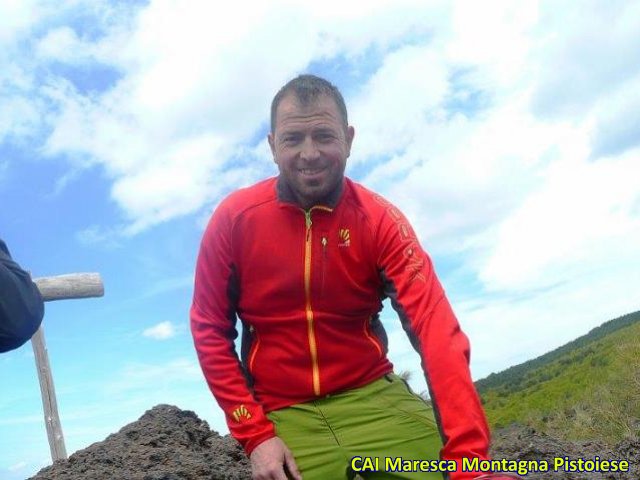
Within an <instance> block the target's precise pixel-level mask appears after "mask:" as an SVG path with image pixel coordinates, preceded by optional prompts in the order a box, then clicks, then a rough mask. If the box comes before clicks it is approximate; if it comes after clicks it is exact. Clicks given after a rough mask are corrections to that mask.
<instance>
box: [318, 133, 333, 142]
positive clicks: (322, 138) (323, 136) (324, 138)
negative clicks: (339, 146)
mask: <svg viewBox="0 0 640 480" xmlns="http://www.w3.org/2000/svg"><path fill="white" fill-rule="evenodd" d="M333 138H334V135H333V134H332V133H329V132H321V133H318V134H316V140H318V141H319V142H329V141H331V140H333Z"/></svg>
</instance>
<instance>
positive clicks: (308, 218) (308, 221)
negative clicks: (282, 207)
mask: <svg viewBox="0 0 640 480" xmlns="http://www.w3.org/2000/svg"><path fill="white" fill-rule="evenodd" d="M304 219H305V221H306V224H307V241H309V235H310V234H311V226H312V225H313V222H311V210H310V209H309V210H305V211H304Z"/></svg>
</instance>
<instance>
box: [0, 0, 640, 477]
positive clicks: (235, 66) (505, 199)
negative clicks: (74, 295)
mask: <svg viewBox="0 0 640 480" xmlns="http://www.w3.org/2000/svg"><path fill="white" fill-rule="evenodd" d="M567 19H570V20H571V21H567ZM603 21H606V24H607V25H608V26H609V28H607V29H606V30H603V29H602V24H603ZM0 47H1V48H0V205H1V206H2V208H0V228H1V230H0V238H2V239H3V240H4V241H5V242H6V243H7V246H8V248H9V250H10V252H11V254H12V257H13V258H14V260H16V261H17V262H18V263H19V264H20V265H21V266H22V267H23V268H24V269H26V270H30V271H31V273H32V276H33V277H34V278H36V277H47V276H55V275H61V274H67V273H75V272H98V273H100V275H101V276H102V279H103V282H104V288H105V294H104V297H101V298H91V299H82V300H64V301H56V302H47V303H46V305H45V312H46V313H45V319H44V323H43V328H44V332H45V339H46V343H47V347H48V353H49V359H50V362H51V367H52V373H53V379H54V382H55V389H56V395H57V402H58V408H59V412H60V419H61V423H62V429H63V433H64V437H65V443H66V447H67V452H68V454H69V455H71V454H72V453H73V452H74V451H76V450H79V449H82V448H85V447H86V446H88V445H89V444H91V443H94V442H96V441H101V440H102V439H104V438H105V437H106V436H107V435H108V434H110V433H113V432H115V431H117V430H119V429H120V428H121V427H122V426H124V425H126V424H128V423H130V422H132V421H134V420H136V419H138V418H139V417H140V416H141V415H142V414H143V413H144V412H145V411H146V410H148V409H149V408H152V407H153V406H154V405H157V404H160V403H166V404H173V405H176V406H178V407H179V408H181V409H184V410H192V411H194V412H196V413H197V415H198V416H199V417H200V418H202V419H204V420H206V421H207V422H208V423H209V425H210V427H211V428H212V429H214V430H216V431H218V432H220V433H221V434H222V433H226V432H227V429H226V425H225V423H224V419H223V416H222V413H221V411H220V409H219V408H218V406H217V404H216V403H215V400H214V399H213V397H212V395H211V393H210V392H209V390H208V387H207V385H206V383H205V381H204V378H203V375H202V373H201V371H200V367H199V364H198V361H197V357H196V355H195V350H194V348H193V342H192V339H191V335H190V331H189V323H188V311H189V307H190V303H191V295H192V288H193V273H194V267H195V258H196V255H197V252H198V245H199V242H200V238H201V236H202V233H203V230H204V227H205V225H206V222H207V221H208V219H209V216H210V215H211V213H212V211H213V210H214V209H215V207H216V206H217V205H218V203H219V202H220V201H221V199H222V198H224V197H225V196H226V195H227V194H229V193H230V192H232V191H234V190H236V189H237V188H241V187H244V186H248V185H251V184H253V183H255V182H257V181H259V180H261V179H264V178H267V177H271V176H274V175H276V174H277V169H276V166H275V165H274V163H273V160H272V158H271V153H270V151H269V148H268V145H267V141H266V136H267V132H268V130H269V115H270V111H269V109H270V104H271V100H272V98H273V96H274V95H275V93H276V92H277V91H278V89H279V88H280V87H281V86H282V85H284V84H285V83H286V82H287V81H288V80H290V79H291V78H293V77H295V76H296V75H298V74H300V73H313V74H316V75H319V76H321V77H324V78H326V79H328V80H329V81H331V82H332V83H333V84H335V85H336V86H337V87H338V88H339V89H340V91H341V92H342V95H343V97H344V98H345V102H346V105H347V109H348V112H349V119H350V121H351V123H352V125H353V126H354V127H355V138H354V141H353V147H352V150H351V156H350V158H349V160H348V161H347V170H346V175H347V176H348V177H349V178H351V179H353V180H354V181H356V182H359V183H361V184H363V185H365V186H366V187H367V188H370V189H372V190H374V191H376V192H377V193H379V194H381V195H383V196H384V197H385V198H386V199H387V200H389V201H390V202H392V203H393V204H394V205H396V206H397V207H398V208H399V209H400V210H401V211H402V212H403V213H404V214H405V215H406V216H407V218H408V219H409V220H410V222H411V224H412V226H413V227H414V229H415V231H416V234H417V235H418V237H419V239H420V241H421V244H422V246H423V247H424V249H425V250H426V251H427V252H428V254H429V255H430V257H431V258H432V260H433V262H434V265H435V269H436V271H437V273H438V277H439V279H440V281H441V282H442V284H443V285H444V288H445V290H446V292H447V296H448V298H449V300H450V302H451V304H452V306H453V309H454V312H455V313H456V316H457V318H458V320H459V322H460V324H461V326H462V329H463V330H464V332H465V333H466V334H467V336H468V337H469V339H470V342H471V372H472V376H473V378H474V380H477V379H479V378H484V377H486V376H487V375H489V374H490V373H496V372H499V371H502V370H505V369H506V368H508V367H510V366H514V365H517V364H520V363H523V362H524V361H527V360H529V359H533V358H536V357H538V356H540V355H542V354H544V353H546V352H548V351H551V350H553V349H555V348H558V347H559V346H561V345H564V344H566V343H567V342H569V341H571V340H572V339H575V338H577V337H579V336H581V335H584V334H586V333H588V332H589V331H590V330H591V329H593V328H595V327H597V326H599V325H600V324H602V323H603V322H606V321H609V320H612V319H615V318H618V317H620V316H623V315H626V314H629V313H633V312H636V311H638V310H640V269H639V268H638V265H640V251H639V249H638V245H640V190H639V189H638V183H639V182H638V180H639V179H640V95H639V94H638V92H640V64H639V63H638V62H637V59H636V57H637V52H638V51H640V3H637V2H636V3H635V4H634V3H633V2H630V3H625V2H622V3H616V4H610V3H605V2H598V1H593V2H590V3H588V4H581V5H577V4H575V3H572V2H549V1H542V0H540V1H532V2H527V3H526V4H519V5H512V4H510V3H508V2H501V1H492V2H488V3H487V2H484V3H482V4H475V3H470V2H461V1H454V2H447V1H430V2H424V1H417V0H416V1H413V0H399V1H395V2H391V1H388V0H379V1H374V2H370V3H369V4H368V8H367V9H366V11H364V10H363V9H361V8H358V7H357V6H355V5H350V4H344V3H337V2H335V3H334V2H332V1H328V2H324V3H322V4H311V5H307V4H303V3H297V2H288V1H284V0H273V1H272V2H270V3H269V4H268V5H265V4H263V3H261V2H252V1H250V0H241V1H239V2H234V3H233V5H225V6H224V7H218V8H214V6H212V5H211V4H210V2H206V1H204V0H194V1H192V2H189V3H188V4H186V3H179V2H175V1H173V0H148V1H146V0H136V1H133V2H117V1H113V0H99V1H97V2H96V1H90V0H62V1H61V2H56V3H55V4H54V3H53V2H51V1H49V0H23V1H21V2H11V1H10V2H0ZM381 319H382V321H383V324H384V326H385V328H386V331H387V334H388V337H389V351H390V354H389V357H390V359H391V361H392V362H393V363H394V365H395V367H396V371H397V372H400V371H409V372H411V382H410V383H411V386H412V388H413V389H414V390H415V391H417V392H419V393H420V392H423V391H425V390H426V389H427V387H426V383H425V380H424V376H423V374H422V371H421V369H420V359H419V358H418V356H417V354H416V353H415V352H414V351H413V349H412V347H411V346H410V344H409V342H408V340H407V337H406V334H405V333H404V331H403V330H402V328H401V326H400V322H399V321H398V319H397V315H396V314H395V312H394V311H393V310H392V309H391V308H390V305H389V303H388V301H385V302H384V310H383V312H382V313H381ZM0 384H2V385H3V391H2V395H1V396H0V478H2V479H5V480H19V479H24V478H26V477H28V476H31V475H34V474H35V473H36V472H37V471H38V470H39V469H40V468H42V467H44V466H46V465H49V464H50V463H51V459H50V454H49V446H48V441H47V435H46V431H45V427H44V420H43V411H42V403H41V397H40V387H39V384H38V379H37V375H36V370H35V363H34V356H33V352H32V348H31V346H30V344H29V343H27V344H25V345H24V346H23V347H21V348H20V349H17V350H15V351H12V352H9V353H5V354H2V355H0Z"/></svg>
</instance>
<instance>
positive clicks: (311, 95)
mask: <svg viewBox="0 0 640 480" xmlns="http://www.w3.org/2000/svg"><path fill="white" fill-rule="evenodd" d="M288 93H293V94H294V95H295V96H296V98H297V99H298V101H299V102H300V103H302V104H303V105H309V104H310V103H311V102H313V101H315V100H316V99H317V98H318V97H319V96H321V95H327V96H329V97H331V98H332V99H333V101H334V102H336V106H337V107H338V111H339V112H340V116H341V117H342V120H343V121H344V127H345V128H347V125H349V122H348V119H347V106H346V105H345V103H344V98H342V94H341V93H340V90H338V87H336V86H335V85H333V84H332V83H331V82H329V81H328V80H325V79H324V78H320V77H317V76H315V75H310V74H304V75H299V76H297V77H296V78H294V79H293V80H289V81H288V82H287V83H286V84H285V85H284V87H282V88H281V89H280V90H279V91H278V93H276V96H275V97H273V101H272V102H271V133H272V134H273V133H275V130H276V113H277V111H278V105H280V102H281V101H282V99H283V98H284V97H285V96H286V95H287V94H288Z"/></svg>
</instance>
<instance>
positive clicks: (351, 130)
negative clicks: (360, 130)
mask: <svg viewBox="0 0 640 480" xmlns="http://www.w3.org/2000/svg"><path fill="white" fill-rule="evenodd" d="M355 135H356V131H355V129H354V128H353V127H352V126H351V125H349V126H348V127H347V138H346V139H345V140H346V142H347V157H348V156H349V155H351V144H352V143H353V137H355Z"/></svg>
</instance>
